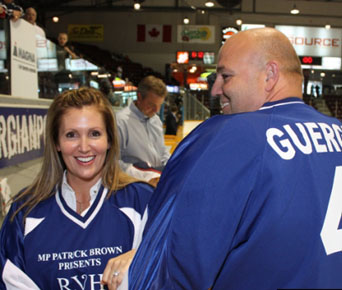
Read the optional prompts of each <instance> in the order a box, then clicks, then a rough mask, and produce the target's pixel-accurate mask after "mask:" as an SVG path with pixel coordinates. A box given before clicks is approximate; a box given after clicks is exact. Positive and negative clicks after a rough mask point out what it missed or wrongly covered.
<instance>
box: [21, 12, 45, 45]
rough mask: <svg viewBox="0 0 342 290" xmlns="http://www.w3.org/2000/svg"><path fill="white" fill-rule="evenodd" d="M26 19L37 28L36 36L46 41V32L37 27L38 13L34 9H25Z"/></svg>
mask: <svg viewBox="0 0 342 290" xmlns="http://www.w3.org/2000/svg"><path fill="white" fill-rule="evenodd" d="M24 19H25V20H26V21H27V22H29V23H31V24H32V25H33V26H34V27H35V28H36V35H39V36H40V38H42V39H46V35H45V31H44V30H43V29H42V28H41V27H40V26H38V25H37V23H36V21H37V11H36V9H34V8H33V7H28V8H26V9H25V15H24Z"/></svg>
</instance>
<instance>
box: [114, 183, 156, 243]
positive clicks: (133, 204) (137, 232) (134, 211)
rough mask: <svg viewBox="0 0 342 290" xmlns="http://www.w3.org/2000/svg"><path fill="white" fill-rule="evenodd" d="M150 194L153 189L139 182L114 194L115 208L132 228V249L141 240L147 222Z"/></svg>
mask: <svg viewBox="0 0 342 290" xmlns="http://www.w3.org/2000/svg"><path fill="white" fill-rule="evenodd" d="M152 194H153V187H152V186H150V185H148V184H145V183H141V182H135V183H132V184H129V185H128V186H126V187H125V188H124V189H123V190H121V191H120V192H118V193H117V194H116V199H115V202H116V204H117V206H118V207H119V209H120V211H121V212H123V213H124V214H125V215H126V216H127V218H128V219H129V220H130V221H131V223H132V225H133V227H134V238H133V243H132V248H133V249H136V248H138V246H139V245H140V242H141V240H142V235H143V232H144V229H145V225H146V222H147V220H148V202H149V200H150V198H151V196H152Z"/></svg>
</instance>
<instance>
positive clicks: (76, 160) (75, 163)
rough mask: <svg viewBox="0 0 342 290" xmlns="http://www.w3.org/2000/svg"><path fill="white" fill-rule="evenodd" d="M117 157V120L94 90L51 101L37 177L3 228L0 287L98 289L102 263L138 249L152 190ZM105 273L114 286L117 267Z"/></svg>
mask: <svg viewBox="0 0 342 290" xmlns="http://www.w3.org/2000/svg"><path fill="white" fill-rule="evenodd" d="M118 159H119V145H118V140H117V128H116V122H115V117H114V114H113V112H112V108H111V105H110V104H109V102H108V101H107V100H106V99H105V97H104V96H103V95H102V94H101V93H100V92H99V91H98V90H95V89H92V88H81V89H78V90H71V91H66V92H64V93H62V94H61V95H59V96H57V97H56V98H55V99H54V101H53V102H52V104H51V106H50V108H49V110H48V116H47V126H46V144H45V153H44V159H43V164H42V168H41V171H40V173H39V174H38V176H37V177H36V179H35V180H34V181H33V183H32V184H31V185H30V186H28V187H27V188H26V189H24V190H23V191H22V192H21V193H20V194H19V195H17V196H16V197H15V199H14V201H13V203H12V206H11V209H10V211H9V213H8V215H7V217H6V219H5V221H4V223H3V226H2V229H1V233H0V239H1V240H0V263H1V267H0V269H1V275H0V276H1V278H0V289H50V290H52V289H101V287H102V286H101V283H104V282H103V281H102V278H103V277H102V276H103V274H102V273H103V272H104V269H105V266H106V264H107V261H108V260H109V259H111V258H114V257H117V256H119V255H120V254H123V253H126V252H128V251H130V250H131V249H135V248H136V247H137V246H138V244H139V242H140V239H141V235H142V231H143V228H144V225H145V222H146V220H147V209H146V208H147V202H148V201H149V199H150V197H151V194H152V191H153V187H151V186H150V185H148V184H146V183H141V182H138V181H137V180H136V179H133V178H131V177H129V176H128V175H126V174H124V173H123V172H122V171H121V170H120V169H119V165H118ZM133 252H134V251H133ZM111 271H112V272H111ZM107 272H108V273H110V275H111V277H112V279H108V278H106V283H108V284H111V283H112V284H115V285H116V283H117V280H118V275H119V273H118V272H119V269H113V270H111V269H109V270H107ZM108 275H109V274H107V277H108ZM109 286H110V285H109Z"/></svg>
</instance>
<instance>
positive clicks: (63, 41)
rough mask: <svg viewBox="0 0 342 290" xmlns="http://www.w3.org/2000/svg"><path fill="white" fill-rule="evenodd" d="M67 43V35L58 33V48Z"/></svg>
mask: <svg viewBox="0 0 342 290" xmlns="http://www.w3.org/2000/svg"><path fill="white" fill-rule="evenodd" d="M67 42H68V35H66V34H65V33H60V34H59V35H58V44H59V45H60V46H65V45H66V43H67Z"/></svg>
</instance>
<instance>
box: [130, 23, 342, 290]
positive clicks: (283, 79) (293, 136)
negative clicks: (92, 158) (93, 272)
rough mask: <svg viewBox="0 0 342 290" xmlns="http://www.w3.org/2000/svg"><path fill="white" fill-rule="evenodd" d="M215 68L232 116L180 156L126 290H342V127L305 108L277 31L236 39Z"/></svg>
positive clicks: (163, 182) (297, 75) (198, 135)
mask: <svg viewBox="0 0 342 290" xmlns="http://www.w3.org/2000/svg"><path fill="white" fill-rule="evenodd" d="M216 72H217V77H216V80H215V83H214V85H213V88H212V95H213V96H215V95H217V96H219V98H220V99H221V104H222V105H223V107H224V109H225V110H224V111H225V114H226V115H217V116H214V117H212V118H210V119H209V120H207V121H205V122H203V123H202V124H201V125H200V126H198V127H197V128H196V129H195V130H193V131H192V132H191V133H190V134H189V135H188V136H187V137H186V138H185V139H184V140H183V141H182V142H181V143H180V144H179V145H178V147H177V148H176V150H175V152H174V153H173V155H172V156H171V158H170V160H169V162H168V164H167V166H166V168H165V170H164V172H163V175H162V177H161V179H160V181H159V183H158V187H157V189H156V191H155V193H154V195H153V197H152V199H151V201H150V202H149V209H150V214H149V222H148V223H147V225H146V227H145V234H144V238H143V241H142V243H141V245H140V247H139V249H138V251H137V253H136V255H135V258H134V260H133V263H132V265H131V267H130V275H129V289H131V290H132V289H158V290H163V289H213V290H215V289H225V290H235V289H239V290H250V289H258V290H274V289H309V288H310V289H335V288H341V285H342V275H341V271H340V269H341V268H342V236H341V230H340V224H341V212H342V202H341V196H342V183H341V181H342V123H341V122H340V121H339V120H337V119H335V118H331V117H329V116H326V115H323V114H321V113H319V112H317V111H316V110H315V109H314V108H312V107H311V106H308V105H306V104H305V103H304V102H303V100H302V81H303V76H302V70H301V64H300V61H299V58H298V57H297V55H296V52H295V50H294V48H293V46H292V44H291V43H290V41H289V39H288V38H287V37H286V36H285V35H284V34H282V33H281V32H279V31H277V30H276V29H273V28H262V29H251V30H245V31H243V32H239V33H237V34H235V35H233V36H232V37H230V38H229V39H228V40H227V41H226V42H225V43H224V45H223V46H222V48H221V49H220V52H219V56H218V63H217V69H216Z"/></svg>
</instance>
